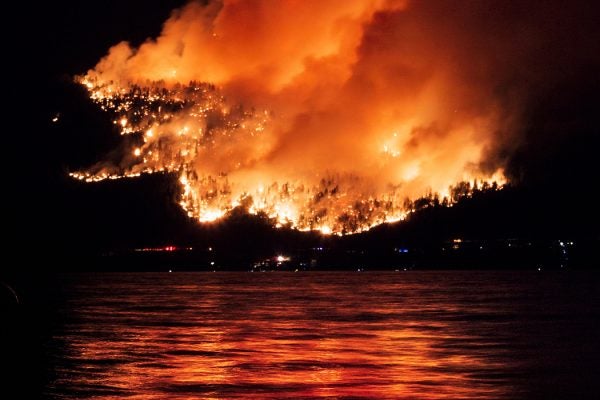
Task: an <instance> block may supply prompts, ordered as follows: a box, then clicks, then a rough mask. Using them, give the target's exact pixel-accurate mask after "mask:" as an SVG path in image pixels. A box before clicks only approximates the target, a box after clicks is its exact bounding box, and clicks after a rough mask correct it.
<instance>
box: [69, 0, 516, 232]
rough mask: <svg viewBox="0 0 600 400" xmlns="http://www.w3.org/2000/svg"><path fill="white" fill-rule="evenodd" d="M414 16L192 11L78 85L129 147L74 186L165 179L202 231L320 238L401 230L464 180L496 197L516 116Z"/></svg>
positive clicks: (373, 10) (309, 6) (335, 6)
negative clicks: (257, 225) (250, 217)
mask: <svg viewBox="0 0 600 400" xmlns="http://www.w3.org/2000/svg"><path fill="white" fill-rule="evenodd" d="M418 7H419V6H417V5H416V4H415V5H413V4H411V3H408V2H405V1H375V0H361V1H358V0H353V1H348V2H343V5H342V4H340V3H339V2H328V1H319V2H312V1H306V2H291V1H290V2H285V1H284V2H281V7H279V6H278V7H269V6H268V5H267V2H265V1H250V2H238V1H220V2H216V1H215V2H210V3H209V4H208V5H201V4H200V3H197V2H192V3H190V4H188V5H187V6H185V7H184V8H183V9H181V10H178V11H177V12H175V13H174V14H173V15H172V17H171V18H170V19H169V20H168V21H167V22H166V23H165V26H164V28H163V32H162V34H161V36H160V37H159V38H157V39H156V40H149V41H147V42H146V43H144V44H142V45H141V46H140V47H139V48H135V49H134V48H132V47H131V46H129V45H128V44H127V43H120V44H117V45H116V46H114V47H113V48H111V50H110V51H109V54H108V55H107V56H106V57H105V58H103V59H102V60H101V61H100V62H99V63H98V65H97V66H96V67H95V68H94V69H93V70H90V71H88V73H87V74H85V75H83V76H80V77H78V78H77V79H78V81H79V82H80V83H81V84H82V85H83V86H84V87H85V88H86V89H87V90H88V92H89V95H90V98H91V99H92V101H94V102H95V103H96V104H98V105H99V106H100V107H101V108H102V110H105V111H106V112H108V113H109V114H110V115H111V118H113V122H114V125H115V127H116V128H117V129H119V131H120V132H121V134H122V135H129V136H130V138H131V140H128V141H126V146H131V147H130V148H128V149H126V150H124V151H123V152H121V153H122V156H121V157H120V158H119V159H118V160H110V161H106V162H101V163H98V164H97V165H94V166H92V167H90V168H89V169H87V170H86V171H78V172H73V173H71V176H72V177H74V178H76V179H80V180H83V181H86V182H96V181H101V180H105V179H118V178H124V177H137V176H140V174H146V173H154V172H172V173H176V174H178V176H179V183H180V185H181V188H182V190H181V198H180V200H179V204H180V205H181V207H182V208H183V209H184V210H185V211H186V212H187V214H188V215H189V216H190V217H192V218H195V219H197V220H198V221H200V222H209V221H215V220H218V219H220V218H222V217H224V216H225V215H227V213H228V212H230V211H231V210H233V209H235V208H237V207H242V208H243V209H245V210H247V211H248V212H249V213H254V214H256V213H265V214H266V215H268V216H269V217H270V218H273V219H274V220H275V221H277V224H278V226H291V227H294V228H297V229H301V230H320V231H321V232H322V233H324V234H329V233H353V232H360V231H364V230H366V229H369V228H371V227H373V226H375V225H377V224H381V223H384V222H390V221H396V220H399V219H403V218H404V217H405V216H406V214H407V213H409V212H411V211H412V210H413V209H414V203H413V202H411V201H410V200H409V199H417V198H421V197H423V196H425V197H428V198H430V199H435V201H436V202H440V203H443V202H446V203H447V204H452V202H453V201H455V200H456V196H454V195H452V193H451V192H452V191H453V190H456V188H457V187H458V186H460V185H461V182H470V184H469V185H467V186H464V184H463V186H462V188H463V189H465V188H466V189H465V190H466V192H468V191H469V190H474V189H480V188H483V187H494V188H495V187H501V185H503V184H504V183H505V182H506V179H505V177H504V175H503V165H502V161H501V160H499V159H498V160H495V159H493V157H491V156H490V153H491V152H492V151H493V150H494V147H495V146H496V142H497V141H498V136H501V135H506V132H507V131H510V128H511V124H512V123H514V120H515V118H512V115H509V114H510V113H509V111H508V108H507V107H505V106H504V104H503V103H502V101H501V100H500V99H498V98H496V97H494V96H493V91H494V88H495V86H496V85H497V82H495V81H493V80H490V81H488V80H485V79H482V78H481V71H478V70H477V71H476V69H475V67H474V66H472V63H471V62H470V61H469V60H466V59H465V57H464V54H463V52H464V51H465V50H464V48H465V47H467V48H468V47H469V46H470V45H471V44H470V42H469V41H470V40H474V39H472V38H469V37H468V35H464V32H460V31H457V32H454V31H452V32H446V31H444V27H441V28H440V29H439V30H432V29H429V27H431V26H433V25H435V24H436V23H437V22H436V21H434V20H433V19H434V16H427V15H425V16H423V13H422V12H420V10H419V8H418ZM421 7H422V5H421ZM415 8H416V10H415ZM427 18H431V19H432V20H428V19H427ZM415 21H418V22H419V23H420V24H422V26H418V24H417V25H415ZM452 34H453V35H454V36H455V37H454V39H455V41H456V44H455V45H453V46H448V47H446V48H444V49H440V48H439V46H437V45H436V43H437V42H438V41H439V39H440V35H452ZM453 43H454V42H453ZM482 57H485V54H483V55H482ZM484 64H485V63H479V65H478V66H477V68H479V69H481V68H484V67H482V65H484ZM492 185H494V186H492ZM452 187H454V188H455V189H451V188H452ZM465 190H463V191H465ZM466 192H465V193H466ZM467 194H468V193H467Z"/></svg>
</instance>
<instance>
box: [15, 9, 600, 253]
mask: <svg viewBox="0 0 600 400" xmlns="http://www.w3.org/2000/svg"><path fill="white" fill-rule="evenodd" d="M183 3H184V1H162V2H158V1H154V2H148V1H144V0H128V1H102V2H100V1H97V2H81V1H61V2H48V3H46V4H44V5H42V6H39V5H29V4H27V5H26V8H25V9H18V10H10V12H8V13H7V15H10V16H12V17H13V18H15V19H16V20H18V21H22V24H21V29H19V30H16V31H10V32H5V37H8V38H9V39H8V41H9V44H8V48H7V51H10V53H11V54H12V55H13V57H10V56H9V57H6V58H5V57H3V58H5V65H6V64H8V67H9V68H8V69H9V71H11V72H12V75H11V76H10V77H9V78H8V80H9V82H8V87H9V93H10V94H11V97H12V98H13V100H12V102H11V104H10V105H9V112H8V113H7V114H5V120H6V119H10V120H14V121H19V123H18V124H16V123H15V124H14V125H13V124H12V123H9V124H8V125H7V126H5V128H4V132H3V134H4V137H5V146H4V148H5V149H6V150H7V151H8V153H9V154H8V157H7V158H5V162H6V161H8V166H7V167H6V168H5V176H7V178H8V180H7V181H6V183H5V185H4V190H3V193H4V198H5V199H6V201H7V205H6V207H5V213H6V216H7V217H8V218H6V219H7V220H8V221H10V224H9V225H4V226H5V227H6V228H7V230H8V232H7V233H8V234H10V235H11V237H12V238H13V239H12V243H11V244H10V245H11V246H13V248H17V249H26V248H30V246H34V247H41V248H43V249H54V250H57V249H58V250H57V251H58V252H64V251H65V249H70V246H71V245H73V246H77V247H80V248H87V247H89V248H90V249H97V248H98V247H100V248H102V247H111V246H112V247H115V246H125V247H126V246H133V245H138V244H146V243H164V242H167V241H169V240H172V241H176V240H179V239H187V240H189V238H190V236H193V235H200V236H202V237H206V236H210V234H211V231H210V229H208V230H203V231H201V232H200V231H198V230H196V229H195V227H191V226H190V224H189V223H188V222H187V221H186V219H185V217H184V216H183V215H182V213H181V211H180V210H179V208H178V207H177V206H176V205H175V204H174V201H173V200H174V198H175V196H176V190H177V189H176V187H175V186H174V185H173V184H172V182H170V181H169V179H168V178H166V177H147V178H144V179H140V180H137V181H129V182H126V183H125V184H123V183H108V184H100V185H82V184H80V183H77V182H73V181H72V180H70V179H69V178H68V177H67V176H66V171H68V170H69V169H73V168H77V167H81V166H85V165H90V163H92V162H94V161H95V160H97V159H98V158H99V157H100V156H101V155H102V154H103V153H105V152H107V151H109V150H110V149H111V148H113V147H114V145H115V143H116V142H117V140H118V134H117V133H116V132H114V131H111V125H110V123H109V122H108V121H107V120H106V119H105V118H103V115H102V113H101V112H99V111H98V110H97V109H96V106H95V105H93V104H91V103H89V102H87V101H86V100H85V95H84V93H83V91H82V90H81V89H79V88H77V87H76V86H75V85H73V84H71V83H70V77H72V76H73V75H74V74H77V73H82V72H85V71H86V70H87V69H88V68H91V67H92V66H93V65H94V64H95V63H96V62H97V60H99V59H100V57H102V56H103V55H104V54H105V53H106V51H107V49H108V48H109V47H110V46H111V45H113V44H115V43H117V42H119V41H121V40H124V39H127V40H129V41H131V42H132V43H134V44H136V43H138V44H139V43H141V42H142V41H143V40H144V39H146V38H148V37H154V36H156V35H157V34H158V33H159V32H160V28H161V24H162V22H164V20H165V19H166V18H167V17H168V16H169V14H170V11H171V10H172V9H173V8H175V7H177V6H179V5H181V4H183ZM526 3H528V4H529V3H530V6H531V7H532V9H535V7H534V5H539V6H540V7H542V6H544V5H543V4H545V3H540V2H533V1H532V2H526ZM550 3H552V4H555V3H556V2H549V3H548V4H550ZM491 4H492V3H491ZM556 4H557V3H556ZM566 4H568V6H567V5H566ZM591 4H593V2H586V1H581V2H565V7H567V8H568V10H566V11H565V15H566V17H565V18H584V20H583V21H582V22H581V24H577V23H573V22H574V21H564V24H562V23H561V15H555V16H553V18H552V20H555V21H556V23H557V25H556V26H554V27H552V29H556V30H558V32H559V33H560V35H558V36H557V37H560V38H562V39H563V40H559V41H557V42H556V43H555V45H556V48H554V49H548V50H547V51H548V52H549V53H550V54H551V55H552V56H554V55H555V54H562V52H563V51H564V52H568V51H576V52H577V54H578V55H580V56H582V57H579V58H578V59H579V61H578V62H577V63H576V64H573V65H570V64H569V62H568V60H567V61H565V60H561V61H560V62H558V63H557V65H548V67H545V66H544V65H540V66H539V68H540V71H545V70H546V69H548V68H550V69H552V68H560V69H561V70H560V71H559V72H558V73H556V71H554V72H553V77H554V78H552V79H551V80H549V81H548V82H547V83H548V84H547V85H546V84H544V82H542V83H540V84H537V85H536V86H535V90H534V91H533V92H531V93H530V95H529V97H528V99H527V103H526V104H525V113H526V118H525V120H526V122H527V124H526V129H525V133H524V137H523V140H522V144H521V146H520V147H519V148H518V150H517V151H515V152H511V153H510V154H506V155H505V157H506V158H507V160H508V164H507V165H508V172H509V174H510V175H511V176H512V177H513V180H514V181H515V182H517V188H516V189H515V190H512V191H511V192H510V193H509V194H506V195H504V197H502V198H501V199H500V200H497V201H495V202H493V205H489V207H488V205H486V206H485V207H483V209H484V210H486V211H485V212H488V213H489V220H490V221H491V222H492V223H493V221H495V218H496V219H498V218H500V217H498V215H500V216H501V218H502V219H503V222H504V228H503V229H505V232H507V231H508V232H511V233H516V234H519V233H521V234H536V233H543V232H551V233H552V232H554V233H555V234H556V235H560V234H561V233H562V232H564V233H565V234H569V235H572V236H577V235H580V236H593V237H597V236H598V231H597V227H598V226H599V225H598V222H599V218H598V214H599V213H598V200H597V198H596V195H595V194H594V192H595V191H596V187H597V185H598V172H599V168H598V151H599V149H600V147H599V144H600V141H599V136H600V134H599V129H600V128H599V126H600V121H599V118H600V100H599V93H600V73H598V71H599V67H600V62H599V56H598V53H599V52H598V49H600V40H599V37H600V33H599V31H600V29H598V28H597V26H600V19H599V18H598V16H599V14H600V13H599V11H598V9H597V8H598V6H593V5H591ZM555 10H560V7H555ZM567 11H568V12H567ZM510 12H511V11H510V7H509V10H508V11H506V10H505V13H504V14H503V15H502V18H511V14H510ZM520 12H521V13H522V12H523V10H521V11H520ZM550 12H553V11H552V10H551V11H550ZM531 18H535V15H531ZM594 21H595V22H597V24H596V25H594ZM592 26H595V28H590V27H592ZM3 29H4V30H5V31H6V30H7V27H4V28H3ZM29 37H32V39H29ZM34 38H37V39H34ZM573 49H575V50H573ZM542 54H543V51H542ZM568 57H571V55H568ZM568 57H567V58H568ZM581 60H584V61H581ZM539 62H540V63H542V64H543V63H549V62H551V59H550V60H549V59H547V58H544V57H543V56H542V57H540V60H539ZM556 76H559V77H560V78H559V79H557V78H556ZM56 112H61V113H62V114H61V120H60V124H56V125H53V124H51V123H50V119H51V117H52V116H53V114H54V113H56ZM107 132H111V133H109V134H107ZM6 139H8V140H6ZM503 204H506V208H503ZM486 207H488V208H486ZM476 208H477V207H476ZM480 208H481V207H480ZM507 216H508V218H509V222H508V223H507V221H506V218H507ZM510 216H512V220H510V218H511V217H510ZM465 218H466V219H467V221H465V225H469V222H470V221H468V219H469V218H473V219H478V218H480V215H475V214H473V216H472V217H469V213H466V216H465ZM471 222H472V221H471ZM511 223H513V224H514V225H513V229H508V228H506V225H510V224H511ZM490 232H492V233H490ZM484 233H485V234H493V228H490V227H489V226H488V227H487V228H486V230H485V232H484ZM502 234H504V232H499V233H498V235H502Z"/></svg>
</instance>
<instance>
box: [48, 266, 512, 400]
mask: <svg viewBox="0 0 600 400" xmlns="http://www.w3.org/2000/svg"><path fill="white" fill-rule="evenodd" d="M358 275H360V274H352V275H350V277H348V275H347V274H341V273H339V274H285V273H281V274H277V273H275V274H260V275H258V274H256V275H253V274H170V275H168V281H167V282H163V281H162V279H167V277H165V276H164V275H143V276H139V275H138V276H135V275H116V276H113V277H111V279H112V280H113V281H112V282H110V284H108V285H98V284H97V283H95V282H93V281H90V282H87V283H85V284H84V283H81V282H76V284H75V286H76V289H77V290H76V291H74V295H73V297H72V298H71V299H70V300H69V302H68V303H67V305H66V307H65V315H66V317H65V318H66V322H65V327H64V330H63V331H62V332H61V333H60V334H59V335H57V339H56V340H57V343H60V344H61V346H62V347H61V348H60V350H57V351H58V352H59V356H58V358H59V360H58V361H57V367H56V375H57V379H56V380H55V381H54V382H53V384H52V386H51V387H50V388H49V392H51V393H52V395H53V396H54V397H57V398H81V397H94V398H96V399H114V398H120V397H123V398H125V397H127V398H129V399H135V400H154V399H164V398H169V399H198V398H203V399H229V398H248V399H250V398H252V399H254V398H319V397H331V398H343V397H353V398H355V397H359V398H419V399H442V398H443V399H447V398H463V399H470V398H472V399H485V398H502V397H506V398H510V397H511V396H510V394H511V393H510V391H509V385H507V384H506V382H505V381H503V380H502V379H501V378H497V377H498V376H501V375H502V373H503V372H506V370H507V368H508V366H507V361H506V357H504V356H505V354H504V350H503V348H502V339H503V336H502V334H501V333H500V331H501V330H500V331H499V328H502V324H503V323H502V321H500V322H498V321H497V320H494V319H493V318H492V319H490V318H487V317H486V318H479V319H478V318H474V317H477V316H481V315H487V316H489V315H494V314H495V313H496V312H497V310H494V309H492V308H486V307H487V306H486V307H483V306H479V305H478V304H477V302H473V301H472V299H468V301H467V300H465V299H464V296H462V295H461V291H460V286H458V287H456V288H454V289H453V290H451V291H448V290H447V288H445V287H442V286H439V287H431V282H428V283H427V284H424V283H423V282H419V281H418V279H417V280H415V279H414V278H411V277H409V275H405V274H384V276H381V275H374V274H366V275H363V276H367V277H368V278H366V279H368V280H367V281H364V279H365V278H359V277H357V276H358ZM173 276H175V277H174V278H173ZM84 294H85V295H84ZM513 395H514V393H513Z"/></svg>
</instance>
